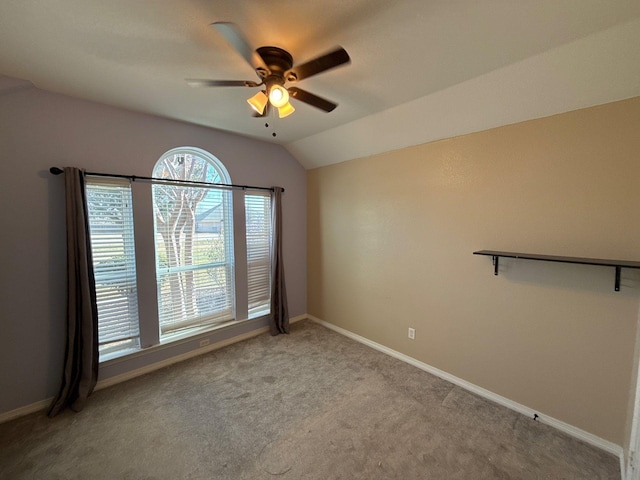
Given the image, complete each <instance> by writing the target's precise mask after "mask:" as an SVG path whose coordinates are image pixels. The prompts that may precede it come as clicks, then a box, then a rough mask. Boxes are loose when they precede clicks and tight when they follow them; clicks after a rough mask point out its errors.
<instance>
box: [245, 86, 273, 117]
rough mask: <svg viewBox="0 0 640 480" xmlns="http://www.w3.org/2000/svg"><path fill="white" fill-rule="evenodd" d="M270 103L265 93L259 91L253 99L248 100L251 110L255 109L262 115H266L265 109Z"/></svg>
mask: <svg viewBox="0 0 640 480" xmlns="http://www.w3.org/2000/svg"><path fill="white" fill-rule="evenodd" d="M268 101H269V99H268V98H267V96H266V95H265V94H264V92H263V91H259V92H258V93H256V94H255V95H254V96H253V97H251V98H248V99H247V103H248V104H249V105H251V108H253V109H254V110H255V111H256V112H258V113H259V114H260V115H262V114H263V113H264V108H265V107H266V106H267V102H268Z"/></svg>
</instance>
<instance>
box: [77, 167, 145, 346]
mask: <svg viewBox="0 0 640 480" xmlns="http://www.w3.org/2000/svg"><path fill="white" fill-rule="evenodd" d="M86 194H87V207H88V216H89V231H90V236H91V251H92V255H93V268H94V273H95V284H96V300H97V304H98V344H99V352H100V357H101V358H103V357H105V356H108V355H110V354H114V353H118V352H123V351H127V350H131V349H138V348H139V345H140V343H139V337H140V331H139V327H138V295H137V288H136V263H135V251H134V237H133V213H132V209H131V205H132V202H131V187H130V185H129V184H128V183H116V182H113V181H105V180H104V179H98V178H95V177H94V178H88V179H87V182H86Z"/></svg>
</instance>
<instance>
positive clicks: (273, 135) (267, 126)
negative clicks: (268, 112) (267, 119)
mask: <svg viewBox="0 0 640 480" xmlns="http://www.w3.org/2000/svg"><path fill="white" fill-rule="evenodd" d="M264 126H265V128H269V124H268V123H265V124H264ZM276 135H277V134H276V132H272V133H271V136H272V137H275V136H276Z"/></svg>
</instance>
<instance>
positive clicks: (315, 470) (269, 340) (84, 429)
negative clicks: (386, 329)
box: [0, 321, 620, 480]
mask: <svg viewBox="0 0 640 480" xmlns="http://www.w3.org/2000/svg"><path fill="white" fill-rule="evenodd" d="M90 400H91V401H90V402H89V404H88V405H87V407H86V408H85V409H84V411H82V412H80V413H73V412H65V413H63V414H61V415H59V416H58V417H56V418H55V419H48V418H47V417H45V416H44V415H43V414H34V415H30V416H27V417H24V418H20V419H17V420H15V421H12V422H9V423H6V424H3V425H0V478H2V479H46V480H56V479H64V480H68V479H69V480H73V479H78V480H80V479H82V480H86V479H109V480H113V479H125V480H143V479H144V480H160V479H163V480H164V479H167V480H169V479H170V480H177V479H190V480H200V479H202V480H204V479H207V480H211V479H230V480H231V479H233V480H236V479H246V480H255V479H258V480H260V479H283V480H291V479H296V480H297V479H303V478H304V479H318V480H320V479H322V480H327V479H336V480H337V479H363V480H364V479H367V480H370V479H405V480H407V479H446V480H449V479H451V480H454V479H465V480H469V479H554V480H556V479H567V480H569V479H579V480H586V479H588V480H595V479H616V480H618V479H619V478H620V473H619V461H618V459H617V458H616V457H615V456H613V455H610V454H608V453H606V452H603V451H600V450H598V449H596V448H593V447H591V446H589V445H586V444H584V443H582V442H580V441H578V440H576V439H574V438H571V437H569V436H567V435H564V434H562V433H561V432H559V431H557V430H555V429H553V428H551V427H548V426H546V425H543V424H540V423H539V422H534V421H533V420H532V419H529V418H526V417H524V416H522V415H519V414H517V413H515V412H513V411H511V410H508V409H506V408H503V407H501V406H498V405H495V404H493V403H491V402H489V401H486V400H484V399H482V398H479V397H477V396H475V395H472V394H470V393H468V392H466V391H464V390H462V389H460V388H459V387H456V386H454V385H452V384H450V383H448V382H445V381H444V380H441V379H439V378H437V377H434V376H433V375H430V374H428V373H426V372H423V371H421V370H419V369H417V368H415V367H412V366H410V365H407V364H405V363H402V362H400V361H398V360H396V359H394V358H391V357H389V356H387V355H384V354H382V353H379V352H377V351H375V350H372V349H370V348H368V347H366V346H364V345H361V344H359V343H357V342H354V341H352V340H350V339H348V338H345V337H343V336H341V335H338V334H336V333H334V332H332V331H330V330H327V329H325V328H324V327H322V326H319V325H317V324H315V323H312V322H310V321H303V322H299V323H296V324H294V325H293V326H292V332H291V334H290V335H280V336H278V337H271V336H269V335H268V334H264V335H261V336H259V337H256V338H253V339H251V340H247V341H244V342H241V343H238V344H234V345H231V346H229V347H226V348H224V349H221V350H217V351H215V352H211V353H209V354H206V355H203V356H200V357H197V358H194V359H191V360H188V361H185V362H182V363H180V364H177V365H173V366H171V367H167V368H165V369H162V370H159V371H156V372H154V373H151V374H149V375H145V376H144V377H139V378H137V379H134V380H131V381H129V382H126V383H123V384H120V385H116V386H114V387H111V388H108V389H105V390H101V391H99V392H96V393H94V395H92V397H91V399H90Z"/></svg>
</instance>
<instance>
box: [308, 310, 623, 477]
mask: <svg viewBox="0 0 640 480" xmlns="http://www.w3.org/2000/svg"><path fill="white" fill-rule="evenodd" d="M307 318H309V319H310V320H312V321H314V322H316V323H318V324H320V325H322V326H324V327H327V328H328V329H330V330H333V331H335V332H337V333H340V334H342V335H344V336H346V337H349V338H351V339H353V340H355V341H357V342H359V343H363V344H364V345H367V346H369V347H371V348H374V349H376V350H378V351H380V352H382V353H386V354H387V355H390V356H392V357H394V358H397V359H398V360H402V361H403V362H406V363H408V364H410V365H413V366H414V367H417V368H419V369H420V370H424V371H425V372H429V373H431V374H433V375H435V376H436V377H440V378H442V379H443V380H446V381H448V382H451V383H453V384H454V385H457V386H459V387H461V388H464V389H465V390H468V391H470V392H472V393H475V394H477V395H479V396H481V397H484V398H486V399H488V400H491V401H492V402H495V403H497V404H499V405H502V406H504V407H507V408H509V409H511V410H514V411H516V412H518V413H522V414H523V415H525V416H528V417H531V418H533V416H534V414H537V415H538V417H537V420H538V421H539V422H542V423H545V424H547V425H549V426H552V427H555V428H557V429H558V430H560V431H562V432H564V433H567V434H569V435H571V436H572V437H575V438H577V439H579V440H582V441H583V442H585V443H588V444H590V445H593V446H594V447H598V448H600V449H602V450H604V451H606V452H609V453H612V454H614V455H616V456H618V457H619V458H620V459H621V460H620V464H621V467H622V468H621V471H622V472H624V460H623V458H624V455H623V449H622V447H621V446H620V445H616V444H615V443H613V442H610V441H608V440H605V439H603V438H600V437H598V436H596V435H593V434H592V433H589V432H586V431H584V430H582V429H580V428H577V427H574V426H573V425H569V424H568V423H565V422H563V421H561V420H558V419H556V418H553V417H549V416H547V415H543V414H540V413H538V412H537V411H536V410H534V409H533V408H529V407H527V406H525V405H522V404H520V403H517V402H514V401H513V400H509V399H508V398H506V397H503V396H501V395H498V394H497V393H493V392H491V391H489V390H487V389H485V388H482V387H479V386H478V385H475V384H473V383H471V382H467V381H466V380H463V379H461V378H458V377H456V376H455V375H451V374H450V373H447V372H445V371H443V370H440V369H438V368H436V367H432V366H431V365H428V364H426V363H423V362H421V361H419V360H416V359H415V358H413V357H410V356H408V355H405V354H403V353H400V352H397V351H395V350H392V349H390V348H388V347H385V346H384V345H380V344H379V343H376V342H374V341H371V340H369V339H367V338H365V337H362V336H360V335H357V334H355V333H353V332H350V331H348V330H345V329H344V328H341V327H338V326H336V325H334V324H332V323H329V322H325V321H324V320H321V319H319V318H317V317H314V316H313V315H307Z"/></svg>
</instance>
